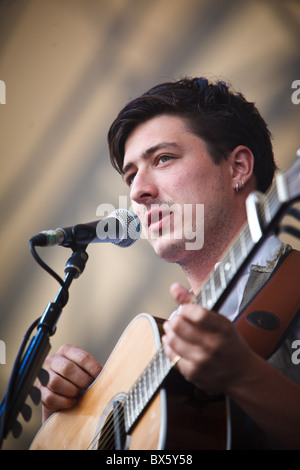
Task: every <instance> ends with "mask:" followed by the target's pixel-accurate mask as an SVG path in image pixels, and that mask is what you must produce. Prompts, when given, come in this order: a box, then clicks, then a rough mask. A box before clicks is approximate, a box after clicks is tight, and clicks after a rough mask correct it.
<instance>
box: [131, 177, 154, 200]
mask: <svg viewBox="0 0 300 470" xmlns="http://www.w3.org/2000/svg"><path fill="white" fill-rule="evenodd" d="M157 196H158V186H157V184H156V182H155V180H154V178H153V177H152V176H151V175H150V174H149V172H147V171H138V172H137V174H136V175H135V177H134V179H133V182H132V185H131V189H130V197H131V199H132V201H134V202H136V203H137V204H147V202H148V201H152V200H153V199H155V198H157Z"/></svg>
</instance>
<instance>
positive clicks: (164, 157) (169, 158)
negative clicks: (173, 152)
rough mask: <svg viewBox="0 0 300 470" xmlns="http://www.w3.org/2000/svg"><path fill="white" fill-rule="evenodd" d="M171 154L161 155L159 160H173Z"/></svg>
mask: <svg viewBox="0 0 300 470" xmlns="http://www.w3.org/2000/svg"><path fill="white" fill-rule="evenodd" d="M171 158H172V157H171V156H170V155H161V156H160V157H159V158H158V161H159V162H162V163H165V162H167V161H169V160H171Z"/></svg>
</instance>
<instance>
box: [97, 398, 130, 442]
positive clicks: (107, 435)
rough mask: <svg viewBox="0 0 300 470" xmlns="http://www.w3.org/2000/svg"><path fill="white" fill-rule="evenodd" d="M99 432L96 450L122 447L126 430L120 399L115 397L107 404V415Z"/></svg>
mask: <svg viewBox="0 0 300 470" xmlns="http://www.w3.org/2000/svg"><path fill="white" fill-rule="evenodd" d="M99 434H100V435H99V439H98V445H97V450H123V449H124V447H125V442H126V431H125V420H124V405H123V402H122V399H120V398H118V399H115V400H114V401H113V402H112V404H111V405H110V406H109V410H108V415H107V417H106V419H105V421H104V424H103V426H102V427H101V430H100V433H99Z"/></svg>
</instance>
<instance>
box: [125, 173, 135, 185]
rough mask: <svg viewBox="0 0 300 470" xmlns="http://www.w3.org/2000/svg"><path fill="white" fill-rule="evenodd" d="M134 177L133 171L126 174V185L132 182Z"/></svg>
mask: <svg viewBox="0 0 300 470" xmlns="http://www.w3.org/2000/svg"><path fill="white" fill-rule="evenodd" d="M134 177H135V173H132V174H131V175H128V176H127V177H126V184H127V185H128V186H131V184H132V182H133V180H134Z"/></svg>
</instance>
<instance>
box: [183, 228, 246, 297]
mask: <svg viewBox="0 0 300 470" xmlns="http://www.w3.org/2000/svg"><path fill="white" fill-rule="evenodd" d="M244 222H245V220H243V221H242V222H241V223H240V224H239V225H238V228H235V229H233V230H232V232H231V234H230V236H228V237H226V238H223V239H222V240H220V239H218V242H216V241H213V240H212V239H208V240H207V241H206V243H204V245H203V248H201V250H199V251H194V252H191V253H190V254H189V255H188V256H187V257H186V258H185V259H184V260H183V261H182V262H180V263H179V264H180V266H181V268H182V270H183V271H184V273H185V275H186V277H187V280H188V282H189V284H190V286H191V289H192V291H193V292H194V293H195V294H197V293H198V292H199V291H200V289H201V287H202V286H203V285H204V283H205V281H206V280H207V278H208V276H209V274H210V273H211V272H212V271H213V270H214V269H215V265H216V263H218V262H219V261H220V259H221V258H222V256H223V255H224V254H225V253H226V252H227V250H228V249H229V247H230V245H231V243H232V241H233V240H234V238H235V237H236V236H237V235H238V233H239V232H240V229H241V227H242V225H243V224H244Z"/></svg>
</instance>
